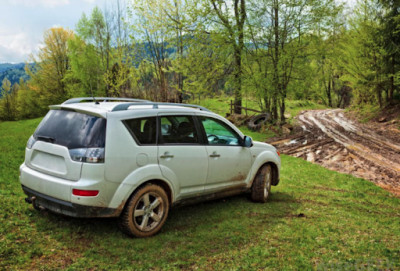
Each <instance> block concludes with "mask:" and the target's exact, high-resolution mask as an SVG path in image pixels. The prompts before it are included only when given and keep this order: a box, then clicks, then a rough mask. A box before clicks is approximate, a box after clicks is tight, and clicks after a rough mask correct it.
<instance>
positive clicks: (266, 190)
mask: <svg viewBox="0 0 400 271" xmlns="http://www.w3.org/2000/svg"><path fill="white" fill-rule="evenodd" d="M271 182H272V168H271V165H264V166H262V167H261V168H260V169H259V170H258V172H257V175H256V177H255V178H254V181H253V186H252V187H251V199H252V200H253V201H255V202H262V203H264V202H266V201H267V199H268V196H269V194H270V193H271Z"/></svg>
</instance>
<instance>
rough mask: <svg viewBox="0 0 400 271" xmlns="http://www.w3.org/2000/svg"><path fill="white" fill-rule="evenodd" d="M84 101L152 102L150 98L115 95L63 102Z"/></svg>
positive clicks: (74, 102)
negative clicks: (115, 96) (118, 96)
mask: <svg viewBox="0 0 400 271" xmlns="http://www.w3.org/2000/svg"><path fill="white" fill-rule="evenodd" d="M83 101H93V102H96V101H103V102H110V101H116V102H142V103H144V102H150V101H148V100H142V99H131V98H114V97H80V98H72V99H69V100H66V101H65V102H63V103H62V104H76V103H80V102H83Z"/></svg>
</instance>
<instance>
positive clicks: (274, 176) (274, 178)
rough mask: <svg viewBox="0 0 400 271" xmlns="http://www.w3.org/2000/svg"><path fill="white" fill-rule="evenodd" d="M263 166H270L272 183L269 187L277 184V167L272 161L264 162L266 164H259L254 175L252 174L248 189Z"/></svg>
mask: <svg viewBox="0 0 400 271" xmlns="http://www.w3.org/2000/svg"><path fill="white" fill-rule="evenodd" d="M265 165H270V166H271V171H272V182H271V185H274V186H276V185H278V183H279V169H278V166H277V164H276V163H274V162H273V161H266V162H264V163H263V164H261V165H260V166H258V167H257V170H256V171H255V173H254V174H253V175H254V176H253V178H252V179H251V183H250V187H252V186H253V183H254V180H255V179H256V177H257V174H258V172H259V171H260V169H261V168H262V167H263V166H265Z"/></svg>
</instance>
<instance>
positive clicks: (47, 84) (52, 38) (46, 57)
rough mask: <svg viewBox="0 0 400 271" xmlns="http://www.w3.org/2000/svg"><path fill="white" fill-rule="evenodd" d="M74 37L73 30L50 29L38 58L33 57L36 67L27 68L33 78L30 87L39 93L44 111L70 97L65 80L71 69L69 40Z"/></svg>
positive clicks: (46, 33) (28, 66)
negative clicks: (50, 105)
mask: <svg viewBox="0 0 400 271" xmlns="http://www.w3.org/2000/svg"><path fill="white" fill-rule="evenodd" d="M73 36H74V34H73V32H72V31H71V30H66V29H64V28H62V27H56V28H50V29H49V30H47V31H46V32H45V33H44V44H43V47H42V48H41V49H40V50H39V53H38V58H37V59H36V58H35V57H33V56H32V61H33V62H34V65H33V66H30V65H26V66H25V69H26V71H27V73H28V74H29V75H30V77H31V82H30V86H31V87H32V89H33V90H34V91H37V93H38V96H39V99H40V104H41V107H42V108H43V109H47V106H48V105H49V104H57V103H60V102H62V101H64V100H65V99H66V98H67V97H68V93H67V86H66V84H65V81H64V78H65V75H66V74H67V71H68V70H69V68H70V62H69V58H68V54H69V47H68V40H70V39H72V38H73Z"/></svg>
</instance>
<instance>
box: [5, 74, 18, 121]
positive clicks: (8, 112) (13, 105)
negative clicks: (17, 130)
mask: <svg viewBox="0 0 400 271" xmlns="http://www.w3.org/2000/svg"><path fill="white" fill-rule="evenodd" d="M18 89H19V85H18V83H15V84H14V85H11V82H10V81H9V80H8V79H7V78H4V79H3V81H2V85H1V99H0V119H2V120H16V119H17V116H18V112H17V95H18Z"/></svg>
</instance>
